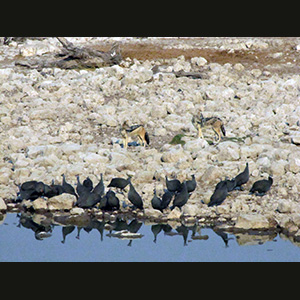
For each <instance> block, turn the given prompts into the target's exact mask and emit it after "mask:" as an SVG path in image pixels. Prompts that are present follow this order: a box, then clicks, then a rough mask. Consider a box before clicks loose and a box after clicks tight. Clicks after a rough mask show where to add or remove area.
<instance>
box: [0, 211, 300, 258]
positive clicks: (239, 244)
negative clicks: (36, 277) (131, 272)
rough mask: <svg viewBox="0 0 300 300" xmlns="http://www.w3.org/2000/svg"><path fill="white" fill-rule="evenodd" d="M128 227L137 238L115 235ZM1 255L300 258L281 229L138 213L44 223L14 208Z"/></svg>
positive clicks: (1, 235)
mask: <svg viewBox="0 0 300 300" xmlns="http://www.w3.org/2000/svg"><path fill="white" fill-rule="evenodd" d="M124 229H125V230H127V231H128V232H133V233H134V238H132V239H129V238H126V239H120V238H118V237H116V236H115V235H117V233H118V232H119V231H120V230H124ZM282 237H283V238H282ZM0 261H1V262H6V261H10V262H20V261H21V262H48V261H49V262H50V261H59V262H60V261H65V262H69V261H75V262H76V261H86V262H98V261H99V262H107V261H109V262H124V261H125V262H127V261H129V262H140V261H145V262H148V261H150V262H161V261H162V262H189V261H195V262H198V261H199V262H202V261H204V262H210V261H217V262H218V261H240V262H243V261H249V262H251V261H300V247H299V244H298V245H297V244H295V243H292V242H291V241H289V240H288V239H287V238H285V237H284V236H281V235H279V234H278V233H273V234H272V235H266V234H264V235H251V236H250V235H249V234H236V235H233V234H229V233H225V232H221V231H216V230H215V231H214V230H213V229H212V228H205V227H202V228H201V227H200V226H198V225H192V226H185V225H182V224H179V226H177V227H176V226H175V228H174V226H173V227H171V226H169V225H167V224H160V225H159V224H145V223H142V222H140V221H137V220H134V219H132V220H123V219H116V221H115V222H113V223H107V222H104V221H99V220H94V221H91V222H90V223H89V224H88V225H85V227H78V226H72V225H71V226H59V225H53V224H51V223H50V224H48V225H47V224H46V225H45V226H41V225H39V224H37V223H35V222H34V220H33V219H32V217H30V218H28V217H26V218H24V217H23V216H21V214H16V213H10V214H7V215H6V216H5V218H4V220H2V221H1V225H0Z"/></svg>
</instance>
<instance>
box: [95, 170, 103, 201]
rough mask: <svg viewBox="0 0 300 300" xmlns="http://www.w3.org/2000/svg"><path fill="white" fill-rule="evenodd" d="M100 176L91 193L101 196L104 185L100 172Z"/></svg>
mask: <svg viewBox="0 0 300 300" xmlns="http://www.w3.org/2000/svg"><path fill="white" fill-rule="evenodd" d="M100 176H101V179H100V181H99V183H98V184H97V185H96V186H95V187H94V190H93V193H94V194H96V195H98V196H100V197H102V196H103V195H104V190H105V187H104V183H103V175H102V173H101V174H100Z"/></svg>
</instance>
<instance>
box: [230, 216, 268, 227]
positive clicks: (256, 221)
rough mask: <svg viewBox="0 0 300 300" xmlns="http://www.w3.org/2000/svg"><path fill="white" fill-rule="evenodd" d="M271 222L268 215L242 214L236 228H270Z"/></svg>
mask: <svg viewBox="0 0 300 300" xmlns="http://www.w3.org/2000/svg"><path fill="white" fill-rule="evenodd" d="M270 227H271V224H270V222H269V220H268V219H267V217H266V216H263V215H258V214H252V213H251V214H240V215H239V216H238V217H237V221H236V224H235V228H236V229H243V230H249V229H268V228H270Z"/></svg>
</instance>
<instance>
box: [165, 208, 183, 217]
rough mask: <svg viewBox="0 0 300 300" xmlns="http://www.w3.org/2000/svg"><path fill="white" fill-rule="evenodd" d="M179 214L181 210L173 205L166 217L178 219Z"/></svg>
mask: <svg viewBox="0 0 300 300" xmlns="http://www.w3.org/2000/svg"><path fill="white" fill-rule="evenodd" d="M180 216H181V211H180V209H179V208H178V207H175V208H174V209H173V210H172V211H171V212H170V213H169V214H168V215H167V219H168V220H178V219H180Z"/></svg>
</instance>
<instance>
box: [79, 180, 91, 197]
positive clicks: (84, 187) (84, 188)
mask: <svg viewBox="0 0 300 300" xmlns="http://www.w3.org/2000/svg"><path fill="white" fill-rule="evenodd" d="M76 178H77V187H76V192H77V194H78V196H79V197H80V196H82V195H83V194H86V193H87V192H88V193H89V192H90V191H91V190H92V189H93V182H92V181H91V180H90V179H89V177H87V178H86V179H85V180H84V181H83V184H81V183H80V179H79V175H76Z"/></svg>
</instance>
